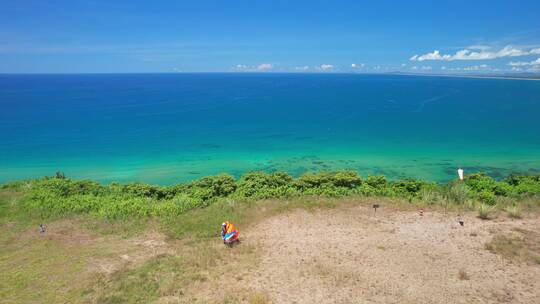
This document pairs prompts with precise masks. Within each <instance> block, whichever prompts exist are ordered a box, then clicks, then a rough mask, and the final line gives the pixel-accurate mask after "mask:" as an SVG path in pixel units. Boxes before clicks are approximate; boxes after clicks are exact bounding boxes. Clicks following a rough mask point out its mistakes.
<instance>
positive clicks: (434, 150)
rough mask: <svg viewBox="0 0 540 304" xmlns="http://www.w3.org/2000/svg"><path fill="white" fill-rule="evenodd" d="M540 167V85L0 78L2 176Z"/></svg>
mask: <svg viewBox="0 0 540 304" xmlns="http://www.w3.org/2000/svg"><path fill="white" fill-rule="evenodd" d="M458 167H462V168H464V170H465V173H468V172H469V173H470V172H477V171H483V172H486V173H487V174H489V175H491V176H494V177H496V178H501V177H503V176H505V175H507V174H510V173H538V172H540V81H526V80H509V79H482V78H463V77H461V78H459V77H435V76H406V75H365V74H322V73H321V74H277V73H252V74H248V73H208V74H207V73H202V74H99V75H98V74H96V75H90V74H88V75H0V182H6V181H12V180H18V179H26V178H36V177H41V176H45V175H48V176H51V175H54V173H55V172H56V171H62V172H64V173H65V174H66V175H67V176H68V177H72V178H77V179H92V180H97V181H100V182H104V183H109V182H113V181H116V182H123V183H125V182H135V181H141V182H148V183H155V184H163V185H167V184H174V183H178V182H185V181H189V180H193V179H197V178H200V177H202V176H206V175H212V174H218V173H221V172H227V173H230V174H232V175H234V176H240V175H241V174H243V173H245V172H247V171H253V170H263V171H267V172H274V171H286V172H289V173H290V174H292V175H295V176H297V175H300V174H303V173H305V172H317V171H330V170H338V169H353V170H357V171H358V172H359V173H360V174H361V175H362V176H367V175H370V174H385V175H387V176H388V177H389V178H391V179H398V178H402V177H416V178H422V179H426V180H430V181H436V182H444V181H448V180H451V179H453V178H456V176H457V173H456V170H457V169H458Z"/></svg>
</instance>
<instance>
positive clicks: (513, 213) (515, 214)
mask: <svg viewBox="0 0 540 304" xmlns="http://www.w3.org/2000/svg"><path fill="white" fill-rule="evenodd" d="M505 211H506V213H507V214H508V217H510V218H514V219H519V218H521V208H520V207H519V206H509V207H506V209H505Z"/></svg>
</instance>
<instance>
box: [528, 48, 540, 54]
mask: <svg viewBox="0 0 540 304" xmlns="http://www.w3.org/2000/svg"><path fill="white" fill-rule="evenodd" d="M529 53H531V54H533V55H536V54H540V48H536V49H532V50H530V51H529Z"/></svg>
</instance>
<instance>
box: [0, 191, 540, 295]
mask: <svg viewBox="0 0 540 304" xmlns="http://www.w3.org/2000/svg"><path fill="white" fill-rule="evenodd" d="M22 199H23V195H22V192H21V191H20V190H18V191H16V190H12V189H2V190H0V229H1V230H2V233H1V235H0V273H1V274H2V279H1V280H0V299H1V300H0V302H1V303H151V302H153V301H159V302H163V303H167V302H175V303H176V302H178V301H179V300H178V299H181V302H185V303H197V302H200V303H207V302H208V299H214V301H215V302H218V303H237V302H245V303H268V302H270V298H269V296H268V295H267V294H266V293H264V292H257V291H253V290H252V289H249V288H247V287H244V284H242V281H243V280H245V278H246V277H248V276H249V274H250V273H251V272H252V271H254V270H255V269H256V268H257V265H258V263H259V260H260V252H259V248H258V246H256V245H255V244H253V243H246V244H241V245H240V246H237V247H235V248H233V249H232V250H229V249H226V248H224V246H223V244H221V242H220V239H219V237H218V233H219V227H220V224H221V222H222V221H224V220H230V221H232V222H234V223H236V224H237V226H238V227H240V228H241V230H249V229H251V228H252V227H253V226H254V225H256V224H258V223H260V222H261V221H263V220H265V219H267V218H269V217H273V216H275V215H278V214H282V213H287V212H290V211H292V210H294V209H305V210H308V211H315V210H321V209H332V208H346V207H350V206H355V205H359V204H360V205H367V206H371V205H372V204H375V203H377V204H379V205H380V206H381V208H392V209H400V210H416V209H418V208H429V209H431V210H436V209H438V210H439V211H440V212H452V213H460V212H464V211H465V210H466V209H467V208H476V206H467V205H466V204H464V205H461V206H455V205H448V206H441V205H436V206H435V205H430V204H429V202H422V201H419V202H417V203H416V204H411V203H409V202H408V201H406V200H402V199H389V198H363V197H344V198H321V197H316V196H313V197H310V196H305V197H299V198H294V199H270V200H259V201H255V200H248V199H238V200H235V199H231V198H225V199H222V200H219V201H218V202H216V203H214V204H212V205H210V206H208V207H206V208H201V209H195V210H192V211H189V212H187V213H184V214H181V215H179V216H177V217H174V218H163V219H159V220H157V219H145V220H141V219H139V220H137V219H129V220H106V219H103V218H93V217H91V216H69V217H63V218H48V219H46V220H45V219H43V218H40V217H39V216H37V215H35V214H33V215H30V214H27V213H25V212H24V210H20V208H18V205H19V204H20V201H21V200H22ZM535 204H536V203H531V204H529V205H530V206H536V205H537V204H536V205H535ZM529 205H527V204H524V205H523V206H529ZM525 208H527V207H525ZM531 208H533V207H531ZM533 209H534V208H533ZM497 210H501V211H497V212H492V214H490V217H489V218H494V217H496V216H505V214H508V215H509V216H512V217H516V214H517V211H516V210H511V211H508V212H507V211H504V208H502V207H501V208H498V209H497ZM528 212H535V211H531V209H530V208H529V209H525V210H520V213H519V216H526V214H527V213H528ZM42 222H43V223H44V224H45V225H46V232H45V233H40V232H39V229H38V225H39V224H40V223H42ZM534 239H535V240H536V239H537V238H534ZM518 240H519V241H518ZM531 244H532V245H531ZM535 244H536V243H534V242H532V241H530V240H529V239H527V238H519V239H510V240H508V239H503V238H501V239H494V241H493V243H492V244H490V245H487V246H488V247H487V248H488V249H489V250H492V251H494V252H498V253H501V254H503V255H506V256H509V255H511V256H520V257H523V258H525V259H526V261H528V262H531V261H532V262H535V261H538V257H537V256H536V255H535V254H536V253H534V252H536V251H535V250H536V249H537V248H536V247H534V246H537V244H536V245H535ZM531 246H533V247H534V248H533V249H530V248H532V247H531ZM507 247H509V248H513V249H508V248H507ZM515 248H518V249H515ZM523 248H525V249H523ZM380 250H384V249H380ZM516 250H517V251H516ZM319 270H320V271H324V269H323V268H320V269H319ZM462 277H463V278H466V277H467V275H466V274H463V275H462ZM224 278H225V279H226V280H227V282H233V284H232V285H231V286H234V287H229V288H222V287H223V285H222V284H223V279H224ZM236 283H237V284H236ZM168 299H170V301H168Z"/></svg>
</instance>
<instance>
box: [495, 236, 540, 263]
mask: <svg viewBox="0 0 540 304" xmlns="http://www.w3.org/2000/svg"><path fill="white" fill-rule="evenodd" d="M516 231H517V232H520V235H510V234H509V235H504V234H498V235H495V236H494V237H493V239H492V240H491V241H490V242H488V243H486V245H485V248H486V249H487V250H489V251H491V252H492V253H496V254H500V255H502V256H504V257H505V258H507V259H510V260H514V261H520V262H526V263H533V264H540V234H539V233H538V232H535V231H528V230H522V229H517V230H516Z"/></svg>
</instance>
